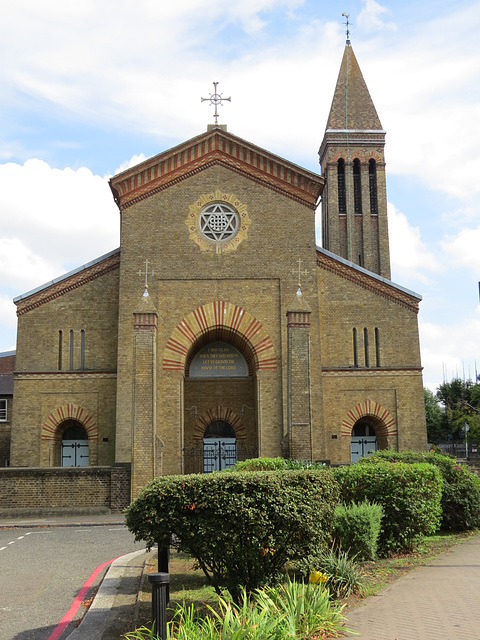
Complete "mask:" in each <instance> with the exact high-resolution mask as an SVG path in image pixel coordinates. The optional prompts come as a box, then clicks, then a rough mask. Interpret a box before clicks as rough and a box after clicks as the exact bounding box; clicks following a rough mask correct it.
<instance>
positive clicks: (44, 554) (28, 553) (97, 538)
mask: <svg viewBox="0 0 480 640" xmlns="http://www.w3.org/2000/svg"><path fill="white" fill-rule="evenodd" d="M144 546H145V545H144V544H142V543H135V542H134V540H133V536H132V534H131V533H130V532H129V531H128V530H127V529H126V528H125V527H124V526H117V525H105V526H93V527H88V526H85V527H81V526H78V527H40V528H32V529H0V640H48V638H49V636H50V635H51V634H52V632H53V630H54V629H55V627H56V626H57V624H58V623H59V622H60V620H61V619H62V618H63V616H64V615H65V614H66V613H67V611H68V610H69V608H70V606H71V605H72V602H73V601H74V599H75V597H76V595H77V593H78V592H79V591H80V589H81V587H82V586H83V585H84V583H85V581H86V580H87V579H88V577H89V576H90V575H91V573H92V572H93V571H94V570H95V569H96V568H97V567H98V566H99V565H100V564H102V563H103V562H106V561H107V560H111V559H112V558H116V557H118V556H122V555H125V554H126V553H130V552H131V551H137V550H139V549H143V548H144ZM106 570H107V568H105V569H104V570H103V571H102V572H101V573H100V574H99V575H98V578H97V579H96V581H95V582H94V584H93V586H92V589H91V590H90V591H89V592H88V593H87V595H86V599H88V598H89V597H90V596H91V595H93V593H94V589H95V587H98V584H100V582H101V579H102V578H103V575H104V573H105V571H106ZM84 611H85V609H84V608H83V607H80V610H79V612H78V613H77V616H76V618H79V617H81V615H82V614H83V613H84ZM73 628H74V625H72V626H70V627H69V628H67V629H66V630H65V632H64V633H63V634H62V635H61V636H60V639H59V640H63V639H64V638H65V637H66V636H67V635H68V634H69V633H70V632H71V631H72V630H73Z"/></svg>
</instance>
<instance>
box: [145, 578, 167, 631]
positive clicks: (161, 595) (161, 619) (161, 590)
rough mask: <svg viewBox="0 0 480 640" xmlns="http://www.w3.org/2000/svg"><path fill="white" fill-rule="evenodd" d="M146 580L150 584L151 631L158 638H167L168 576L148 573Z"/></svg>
mask: <svg viewBox="0 0 480 640" xmlns="http://www.w3.org/2000/svg"><path fill="white" fill-rule="evenodd" d="M148 581H149V582H150V584H151V585H152V618H153V624H154V627H153V631H154V633H156V634H157V635H158V637H159V638H160V640H167V600H168V598H167V592H168V588H169V583H170V576H169V574H168V573H150V574H149V575H148Z"/></svg>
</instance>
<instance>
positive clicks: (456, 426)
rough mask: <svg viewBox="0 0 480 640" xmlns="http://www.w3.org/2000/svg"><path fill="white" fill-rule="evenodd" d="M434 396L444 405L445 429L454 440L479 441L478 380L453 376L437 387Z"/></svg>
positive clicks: (479, 394)
mask: <svg viewBox="0 0 480 640" xmlns="http://www.w3.org/2000/svg"><path fill="white" fill-rule="evenodd" d="M436 398H437V400H438V401H439V402H441V403H442V404H443V406H444V407H445V423H446V425H445V426H446V430H447V432H448V433H449V434H451V435H452V437H453V439H454V440H459V439H463V437H464V436H465V427H467V432H468V440H469V441H471V442H479V441H480V382H479V381H478V379H477V381H476V382H473V381H472V380H462V379H461V378H453V380H451V381H450V382H444V383H443V384H441V385H440V386H439V387H438V390H437V394H436Z"/></svg>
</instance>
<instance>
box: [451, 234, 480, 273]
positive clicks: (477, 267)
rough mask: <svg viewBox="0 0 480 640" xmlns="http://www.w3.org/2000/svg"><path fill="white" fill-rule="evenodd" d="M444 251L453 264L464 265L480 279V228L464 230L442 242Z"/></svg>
mask: <svg viewBox="0 0 480 640" xmlns="http://www.w3.org/2000/svg"><path fill="white" fill-rule="evenodd" d="M442 247H443V250H444V251H445V252H446V253H447V254H448V255H449V257H450V260H451V262H452V263H454V264H457V265H463V266H464V267H466V268H467V269H469V270H470V271H473V272H475V273H477V275H478V277H479V278H480V251H479V248H480V227H477V228H476V229H471V228H466V229H462V230H461V231H459V232H458V234H457V235H455V236H450V237H447V238H446V239H445V240H444V241H443V242H442Z"/></svg>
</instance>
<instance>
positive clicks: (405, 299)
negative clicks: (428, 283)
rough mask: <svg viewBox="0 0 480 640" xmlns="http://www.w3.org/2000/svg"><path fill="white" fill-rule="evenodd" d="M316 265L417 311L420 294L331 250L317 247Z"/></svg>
mask: <svg viewBox="0 0 480 640" xmlns="http://www.w3.org/2000/svg"><path fill="white" fill-rule="evenodd" d="M317 266H319V267H320V268H322V269H325V270H326V271H330V272H331V273H335V274H336V275H338V276H339V277H341V278H344V279H345V280H349V281H350V282H354V283H355V284H357V285H358V286H360V287H362V288H363V289H367V290H368V291H372V292H373V293H376V294H377V295H380V296H382V297H383V298H388V299H389V300H391V301H393V302H395V303H396V304H398V305H400V306H402V307H405V308H407V309H410V310H411V311H414V312H415V313H418V306H419V303H420V301H421V299H422V296H421V295H420V294H418V293H415V292H414V291H410V290H409V289H406V288H405V287H402V286H400V285H399V284H395V283H394V282H392V281H391V280H387V278H384V277H383V276H379V275H378V274H376V273H373V272H372V271H368V269H364V268H363V267H360V266H358V264H355V263H354V262H350V261H349V260H345V259H344V258H341V257H340V256H337V255H335V254H334V253H332V252H331V251H327V250H326V249H322V248H321V247H317Z"/></svg>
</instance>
